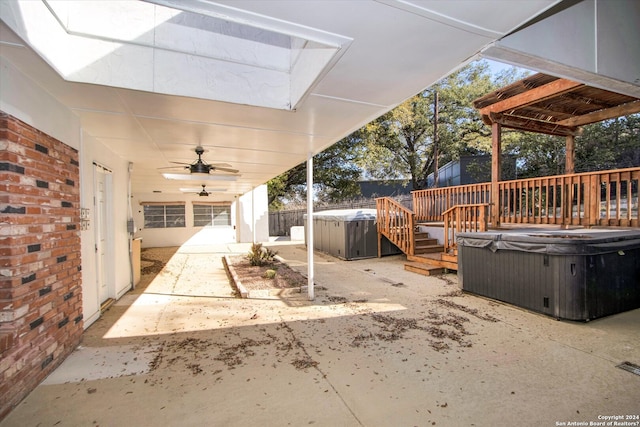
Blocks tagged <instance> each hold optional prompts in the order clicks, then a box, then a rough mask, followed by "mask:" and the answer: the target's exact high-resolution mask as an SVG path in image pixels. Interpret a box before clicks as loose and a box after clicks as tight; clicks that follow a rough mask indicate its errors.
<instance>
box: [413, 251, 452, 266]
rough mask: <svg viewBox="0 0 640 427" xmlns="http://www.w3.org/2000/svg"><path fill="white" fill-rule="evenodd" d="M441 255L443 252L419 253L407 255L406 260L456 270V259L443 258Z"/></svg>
mask: <svg viewBox="0 0 640 427" xmlns="http://www.w3.org/2000/svg"><path fill="white" fill-rule="evenodd" d="M443 255H445V254H444V253H442V252H440V253H430V254H420V255H407V261H411V262H417V263H420V264H427V265H431V266H435V267H442V268H447V269H449V270H455V271H457V270H458V262H457V258H456V261H455V262H454V261H452V260H451V261H450V260H445V259H444V257H443Z"/></svg>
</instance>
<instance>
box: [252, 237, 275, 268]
mask: <svg viewBox="0 0 640 427" xmlns="http://www.w3.org/2000/svg"><path fill="white" fill-rule="evenodd" d="M277 254H278V253H277V252H276V251H272V250H271V249H269V248H264V247H262V243H254V244H252V245H251V250H250V251H249V253H248V254H247V258H248V259H249V263H250V264H251V265H253V266H257V267H260V266H263V265H265V264H269V263H271V262H273V259H274V258H275V256H276V255H277Z"/></svg>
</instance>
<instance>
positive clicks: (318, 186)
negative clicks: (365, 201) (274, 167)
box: [267, 131, 364, 210]
mask: <svg viewBox="0 0 640 427" xmlns="http://www.w3.org/2000/svg"><path fill="white" fill-rule="evenodd" d="M363 147H364V144H363V141H362V132H360V131H356V132H354V133H353V134H351V135H349V136H348V137H346V138H344V139H342V140H340V141H339V142H337V143H336V144H334V145H332V146H331V147H329V148H327V149H326V150H324V151H322V152H321V153H319V154H316V155H315V156H314V157H313V182H314V192H315V194H316V196H317V198H318V199H320V200H323V201H326V202H336V201H340V200H343V199H346V198H351V197H355V196H357V195H358V194H360V187H359V186H358V181H359V179H360V176H361V170H360V168H359V167H358V166H357V160H358V158H359V157H360V156H361V155H362V151H363ZM267 189H268V194H269V206H270V208H271V209H272V210H279V209H282V208H283V207H284V205H286V204H290V203H301V202H303V201H305V200H306V191H307V163H306V162H304V163H301V164H299V165H297V166H296V167H294V168H292V169H289V170H288V171H287V172H285V173H283V174H281V175H279V176H277V177H275V178H273V179H272V180H270V181H269V182H268V183H267Z"/></svg>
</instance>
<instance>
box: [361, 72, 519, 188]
mask: <svg viewBox="0 0 640 427" xmlns="http://www.w3.org/2000/svg"><path fill="white" fill-rule="evenodd" d="M520 77H522V73H518V72H517V71H515V69H512V70H509V71H507V72H505V73H503V74H501V75H499V76H498V77H497V78H496V79H495V80H492V76H491V74H490V73H489V66H488V64H487V63H486V62H485V61H480V62H474V63H472V64H470V65H468V66H466V67H464V68H462V69H460V70H459V71H457V72H455V73H453V74H451V75H449V76H448V77H446V78H444V79H443V80H441V81H440V82H438V83H436V84H435V85H433V86H432V87H431V88H429V89H426V90H424V91H422V92H421V93H419V94H417V95H415V96H413V97H411V98H409V99H408V100H406V101H405V102H403V103H402V104H400V105H399V106H398V107H396V108H395V109H393V110H391V111H390V112H388V113H387V114H385V115H383V116H381V117H380V118H378V119H377V120H375V121H373V122H371V123H369V124H368V125H367V126H365V128H364V130H363V131H364V134H365V140H366V143H367V155H366V156H364V157H363V158H362V160H361V163H360V165H361V166H362V168H363V169H364V170H365V171H366V174H367V175H368V176H371V177H373V178H376V179H382V180H388V179H405V180H407V181H408V182H411V184H412V186H413V188H414V189H421V188H426V187H427V186H428V184H429V183H428V182H427V177H428V175H429V174H430V173H432V172H433V171H434V167H435V163H436V162H435V157H434V145H433V136H434V135H433V127H434V124H433V117H434V107H433V105H434V98H435V93H436V92H437V93H438V96H439V110H438V116H439V117H438V163H439V165H442V164H444V163H446V162H449V161H451V160H456V159H458V158H459V157H460V156H461V155H466V154H481V153H490V152H491V130H490V129H489V128H488V127H487V126H486V125H485V124H484V123H483V122H482V120H481V118H480V115H479V114H478V112H477V111H476V109H475V108H474V107H473V100H475V99H476V98H479V97H481V96H483V95H485V94H486V93H488V92H490V91H492V90H495V89H496V88H497V87H499V86H502V85H504V84H506V83H510V82H512V81H514V80H516V79H517V78H520Z"/></svg>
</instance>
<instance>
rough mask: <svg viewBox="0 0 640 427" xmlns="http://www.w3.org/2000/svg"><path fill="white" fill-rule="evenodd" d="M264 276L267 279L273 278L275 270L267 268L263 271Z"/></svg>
mask: <svg viewBox="0 0 640 427" xmlns="http://www.w3.org/2000/svg"><path fill="white" fill-rule="evenodd" d="M264 277H266V278H267V279H275V277H276V271H275V270H267V271H265V272H264Z"/></svg>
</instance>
